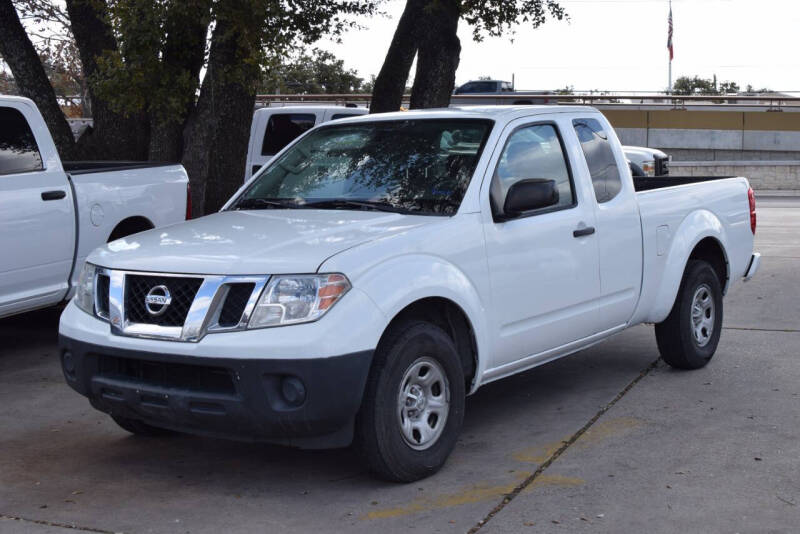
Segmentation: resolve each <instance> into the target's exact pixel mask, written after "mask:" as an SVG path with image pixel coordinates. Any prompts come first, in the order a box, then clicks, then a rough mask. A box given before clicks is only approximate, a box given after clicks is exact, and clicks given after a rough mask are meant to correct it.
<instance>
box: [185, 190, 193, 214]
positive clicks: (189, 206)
mask: <svg viewBox="0 0 800 534" xmlns="http://www.w3.org/2000/svg"><path fill="white" fill-rule="evenodd" d="M191 218H192V186H191V185H189V184H188V183H187V184H186V220H187V221H188V220H189V219H191Z"/></svg>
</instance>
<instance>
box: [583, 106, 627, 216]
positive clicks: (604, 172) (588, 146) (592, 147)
mask: <svg viewBox="0 0 800 534" xmlns="http://www.w3.org/2000/svg"><path fill="white" fill-rule="evenodd" d="M572 125H573V127H574V128H575V133H576V134H578V140H579V141H580V143H581V148H583V155H584V157H586V164H587V165H588V167H589V174H591V176H592V185H593V186H594V196H595V198H597V202H600V203H602V202H608V201H609V200H611V199H612V198H614V197H615V196H617V194H618V193H619V192H620V189H622V179H621V178H620V175H619V168H618V167H617V160H616V158H614V151H613V150H612V149H611V143H609V142H608V133H607V132H606V131H605V130H604V129H603V126H602V125H601V124H600V121H598V120H596V119H575V120H574V121H572Z"/></svg>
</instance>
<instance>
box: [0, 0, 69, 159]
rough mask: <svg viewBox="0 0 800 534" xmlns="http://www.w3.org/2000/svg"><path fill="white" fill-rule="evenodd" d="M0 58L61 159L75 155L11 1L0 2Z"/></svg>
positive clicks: (60, 114) (38, 60)
mask: <svg viewBox="0 0 800 534" xmlns="http://www.w3.org/2000/svg"><path fill="white" fill-rule="evenodd" d="M0 55H2V56H3V59H4V60H5V62H6V63H7V64H8V66H9V67H10V68H11V73H12V74H13V75H14V81H15V82H16V85H17V88H18V90H19V93H20V94H21V95H22V96H26V97H28V98H30V99H31V100H33V101H34V102H35V103H36V105H37V106H38V107H39V111H40V112H41V113H42V116H43V117H44V121H45V123H47V128H48V129H49V130H50V135H51V136H52V137H53V141H54V142H55V144H56V148H58V152H59V154H60V155H61V157H62V158H63V159H70V158H72V157H73V156H74V153H75V138H74V137H73V135H72V130H71V129H70V127H69V123H68V122H67V119H66V118H65V117H64V113H63V112H62V111H61V107H60V106H59V105H58V100H57V99H56V93H55V91H54V90H53V86H52V85H51V84H50V80H48V79H47V74H46V73H45V71H44V67H43V66H42V62H41V60H40V59H39V55H38V54H37V53H36V49H35V48H34V47H33V43H31V40H30V39H29V38H28V34H27V33H25V28H23V27H22V23H21V22H20V20H19V16H18V15H17V11H16V10H15V9H14V5H13V3H12V2H11V0H0Z"/></svg>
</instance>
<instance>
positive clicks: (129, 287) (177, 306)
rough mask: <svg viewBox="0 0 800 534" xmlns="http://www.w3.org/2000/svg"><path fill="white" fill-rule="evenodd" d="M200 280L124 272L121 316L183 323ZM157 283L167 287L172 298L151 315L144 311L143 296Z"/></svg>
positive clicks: (161, 323)
mask: <svg viewBox="0 0 800 534" xmlns="http://www.w3.org/2000/svg"><path fill="white" fill-rule="evenodd" d="M202 283H203V279H202V278H180V277H174V276H146V275H136V274H128V275H126V276H125V318H126V319H127V321H128V322H130V323H146V324H154V325H158V326H183V323H184V322H186V316H187V315H188V313H189V308H190V307H191V306H192V302H194V297H195V295H197V291H198V290H199V289H200V285H201V284H202ZM157 286H165V287H166V288H167V289H168V290H169V293H170V297H171V298H172V302H171V303H170V304H169V306H167V309H166V311H165V312H164V313H163V314H161V315H158V316H155V315H152V314H151V313H149V312H148V311H147V308H146V306H145V301H144V299H145V297H146V296H147V294H148V293H149V292H150V290H151V289H153V288H154V287H157Z"/></svg>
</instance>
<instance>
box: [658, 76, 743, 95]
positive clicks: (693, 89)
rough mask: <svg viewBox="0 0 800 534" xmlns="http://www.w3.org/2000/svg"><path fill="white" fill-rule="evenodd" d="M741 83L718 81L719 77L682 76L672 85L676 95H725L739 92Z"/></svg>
mask: <svg viewBox="0 0 800 534" xmlns="http://www.w3.org/2000/svg"><path fill="white" fill-rule="evenodd" d="M739 90H740V88H739V84H738V83H736V82H732V81H726V82H721V83H719V84H718V83H717V77H716V76H714V77H713V78H701V77H700V76H693V77H691V78H690V77H689V76H681V77H680V78H678V79H677V80H675V83H674V84H673V85H672V92H673V93H674V94H676V95H724V94H730V93H738V92H739Z"/></svg>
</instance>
